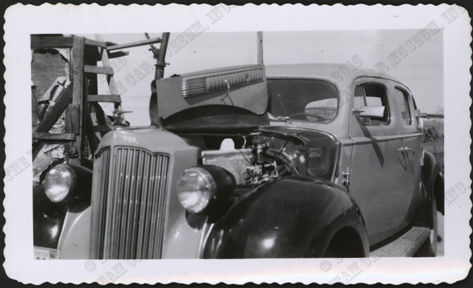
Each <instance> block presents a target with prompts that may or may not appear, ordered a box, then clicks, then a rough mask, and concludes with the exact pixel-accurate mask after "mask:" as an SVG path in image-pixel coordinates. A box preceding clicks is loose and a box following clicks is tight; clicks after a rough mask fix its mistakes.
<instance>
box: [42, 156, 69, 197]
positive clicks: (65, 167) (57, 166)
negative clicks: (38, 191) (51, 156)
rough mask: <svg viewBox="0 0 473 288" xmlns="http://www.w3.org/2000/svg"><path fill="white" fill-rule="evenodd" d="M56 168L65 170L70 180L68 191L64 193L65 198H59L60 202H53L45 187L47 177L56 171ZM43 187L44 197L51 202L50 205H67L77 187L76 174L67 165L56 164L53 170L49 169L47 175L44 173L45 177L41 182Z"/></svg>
mask: <svg viewBox="0 0 473 288" xmlns="http://www.w3.org/2000/svg"><path fill="white" fill-rule="evenodd" d="M58 168H63V169H65V170H66V171H67V172H68V173H69V175H70V180H69V182H70V183H69V189H68V191H67V192H66V194H65V196H64V197H63V198H61V199H60V200H53V199H51V197H50V196H49V195H48V188H47V187H46V184H45V183H46V181H47V179H48V176H49V174H50V173H51V171H53V170H55V169H58ZM43 186H44V194H45V195H46V197H47V198H48V199H49V201H51V202H52V203H54V204H62V203H68V202H70V201H71V200H72V199H73V198H74V191H75V189H76V187H77V175H76V172H75V171H74V169H73V168H72V167H70V166H69V165H67V164H58V165H56V166H54V167H53V168H51V169H50V170H49V171H48V173H46V176H45V178H44V181H43Z"/></svg>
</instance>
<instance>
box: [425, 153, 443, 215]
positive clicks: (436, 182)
mask: <svg viewBox="0 0 473 288" xmlns="http://www.w3.org/2000/svg"><path fill="white" fill-rule="evenodd" d="M424 153H425V154H424V166H423V167H422V182H423V183H424V185H425V189H426V191H427V193H433V195H435V198H436V201H437V210H438V211H440V212H441V213H442V214H443V213H444V203H445V201H444V194H445V192H444V182H443V176H442V175H441V169H440V165H439V164H438V162H437V160H436V159H435V156H434V154H432V153H431V152H428V151H425V152H424Z"/></svg>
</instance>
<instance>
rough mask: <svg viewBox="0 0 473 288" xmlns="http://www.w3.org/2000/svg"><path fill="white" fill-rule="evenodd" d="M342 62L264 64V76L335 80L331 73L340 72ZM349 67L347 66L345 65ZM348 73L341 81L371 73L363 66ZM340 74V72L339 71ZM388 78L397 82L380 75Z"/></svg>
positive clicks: (384, 76) (351, 79) (390, 78)
mask: <svg viewBox="0 0 473 288" xmlns="http://www.w3.org/2000/svg"><path fill="white" fill-rule="evenodd" d="M343 65H344V64H342V63H303V64H279V65H265V66H266V76H267V77H268V78H278V77H290V78H293V77H294V78H297V77H301V78H326V79H331V80H332V81H335V80H337V79H336V78H335V77H334V76H332V73H334V72H338V73H340V70H339V68H340V67H341V66H343ZM347 68H348V69H350V68H349V67H347ZM349 71H350V74H349V76H348V77H344V76H343V75H341V76H342V77H343V81H350V82H351V81H353V80H354V79H355V78H357V77H361V76H369V77H373V76H371V75H372V74H373V73H370V70H369V69H367V68H363V67H356V70H354V71H352V70H349ZM340 74H341V73H340ZM378 78H385V79H389V80H393V81H396V82H398V81H397V80H396V79H395V78H393V77H391V76H389V75H387V74H384V75H383V76H382V77H379V76H378Z"/></svg>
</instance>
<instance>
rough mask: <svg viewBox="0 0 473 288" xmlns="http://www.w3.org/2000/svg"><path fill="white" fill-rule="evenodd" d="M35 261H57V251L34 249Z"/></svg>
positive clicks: (41, 248) (42, 248)
mask: <svg viewBox="0 0 473 288" xmlns="http://www.w3.org/2000/svg"><path fill="white" fill-rule="evenodd" d="M34 259H35V260H53V259H59V251H57V250H55V249H49V248H44V247H34Z"/></svg>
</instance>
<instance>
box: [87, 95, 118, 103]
mask: <svg viewBox="0 0 473 288" xmlns="http://www.w3.org/2000/svg"><path fill="white" fill-rule="evenodd" d="M88 101H89V102H109V103H121V102H122V98H121V97H120V95H89V96H88Z"/></svg>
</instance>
